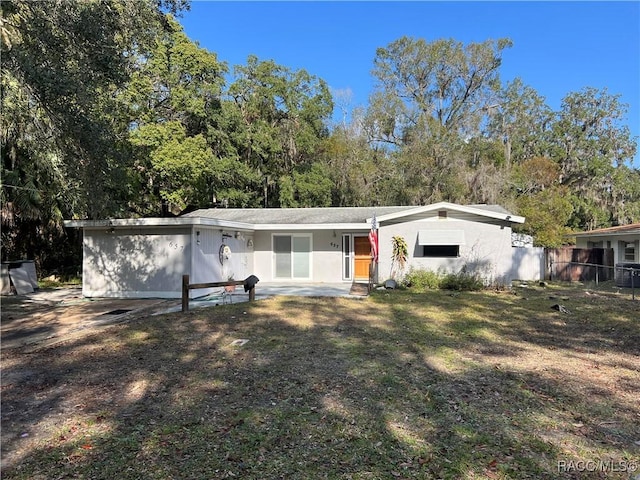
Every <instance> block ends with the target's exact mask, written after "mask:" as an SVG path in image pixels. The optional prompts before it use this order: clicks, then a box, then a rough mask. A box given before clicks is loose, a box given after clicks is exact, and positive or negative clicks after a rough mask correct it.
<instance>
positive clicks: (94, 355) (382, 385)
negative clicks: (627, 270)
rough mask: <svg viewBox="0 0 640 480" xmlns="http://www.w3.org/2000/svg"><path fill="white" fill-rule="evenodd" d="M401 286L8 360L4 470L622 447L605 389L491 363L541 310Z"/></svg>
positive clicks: (433, 457) (519, 460)
mask: <svg viewBox="0 0 640 480" xmlns="http://www.w3.org/2000/svg"><path fill="white" fill-rule="evenodd" d="M397 293H398V294H396V292H394V293H393V294H382V295H376V296H374V297H373V298H371V299H369V300H367V301H362V300H342V299H341V300H338V299H326V298H324V299H315V298H304V299H303V298H295V299H294V298H281V299H272V300H265V301H261V302H256V303H254V304H251V305H248V304H240V305H229V306H223V307H218V308H215V309H205V310H201V311H196V312H190V313H189V314H185V315H180V314H173V315H163V316H158V317H150V318H147V319H144V320H139V321H134V322H131V323H129V324H126V325H120V326H117V327H114V328H112V329H110V330H109V331H108V332H107V333H105V334H102V335H101V336H92V337H85V338H84V339H82V340H77V341H74V342H69V343H67V344H64V345H60V346H58V347H55V348H51V349H48V350H46V351H43V352H40V353H39V354H36V355H30V356H19V355H18V356H17V357H12V358H11V359H10V360H12V362H10V367H9V369H8V372H3V375H5V374H7V373H8V374H10V375H13V376H14V377H15V378H16V379H19V381H16V382H15V383H13V384H9V385H8V386H7V387H6V388H5V390H4V392H3V398H2V402H3V408H2V416H3V417H2V424H3V425H2V427H3V428H2V435H3V457H4V458H3V460H4V461H5V464H4V468H3V477H4V478H6V479H19V478H25V479H26V478H72V477H80V478H99V479H102V478H104V479H111V478H119V479H139V478H150V479H152V478H158V479H169V478H181V479H182V478H185V479H186V478H194V479H200V478H248V479H276V478H287V479H307V478H345V479H346V478H352V479H371V478H375V479H383V478H385V479H386V478H425V479H429V478H434V479H435V478H451V479H459V478H514V479H515V478H518V479H519V478H538V479H540V478H549V479H551V478H559V477H562V475H560V474H559V472H558V467H557V466H558V461H561V460H567V459H568V458H569V456H570V455H573V457H571V458H576V457H577V458H582V457H583V456H584V455H596V454H597V455H608V456H610V457H611V458H615V459H616V460H618V461H619V460H621V459H623V458H626V457H625V455H628V454H629V452H630V450H629V449H630V448H632V447H631V446H629V442H628V440H629V438H628V437H629V430H633V425H629V426H627V427H625V428H622V427H620V428H618V426H619V424H618V423H613V424H607V425H605V426H604V427H603V425H602V419H603V418H607V419H613V420H616V421H618V420H628V419H630V418H631V419H632V418H636V421H637V415H638V408H637V405H636V406H633V405H625V406H624V409H623V411H622V412H612V411H610V409H612V408H613V407H612V405H613V403H614V402H615V401H616V399H615V398H609V397H608V393H607V392H597V391H594V392H593V393H594V396H595V397H594V399H592V400H587V399H584V398H583V397H582V396H581V395H580V393H579V392H576V391H575V390H573V389H572V388H571V387H570V385H569V382H567V381H566V379H564V378H562V377H554V376H553V375H549V374H547V372H544V371H540V372H539V371H536V370H535V369H531V368H521V369H518V368H504V367H503V368H500V365H499V364H497V363H496V362H495V359H496V358H501V359H516V358H517V357H518V356H519V355H523V354H525V353H526V352H527V349H528V348H529V346H530V345H539V346H543V347H549V346H551V345H555V346H556V348H557V347H558V344H559V341H558V336H555V333H556V332H555V331H554V330H553V329H551V330H548V329H538V327H539V325H538V323H537V322H544V321H545V319H546V318H547V314H546V313H544V314H538V313H535V312H536V311H537V310H536V309H532V308H529V309H527V307H526V306H524V307H520V306H519V305H518V304H517V302H522V300H520V299H514V298H510V297H508V296H506V295H504V296H500V295H497V296H491V295H482V294H477V295H472V294H469V295H464V294H462V295H459V296H457V297H449V296H447V295H446V294H437V295H410V294H404V293H400V292H397ZM425 306H427V307H425ZM520 308H522V309H521V310H520ZM527 312H528V313H527ZM532 315H533V316H535V317H536V319H534V318H533V317H532ZM508 317H510V318H508ZM529 317H531V318H529ZM550 318H552V317H550ZM625 321H626V320H624V319H622V318H618V317H617V316H616V315H613V317H612V318H611V319H610V322H614V323H615V324H616V325H617V326H618V328H623V325H624V322H625ZM609 325H610V323H606V326H605V327H608V326H609ZM554 328H555V327H554ZM558 328H560V327H558ZM603 328H604V327H603V326H601V328H600V329H598V328H596V327H594V328H593V329H592V330H589V329H588V328H587V329H583V330H580V329H576V332H579V331H582V332H583V333H582V336H580V337H579V338H574V339H572V340H571V341H570V342H568V347H567V346H564V347H563V348H569V349H570V351H571V352H572V353H573V354H575V355H579V354H580V351H581V350H580V349H581V348H583V346H584V342H585V341H590V339H591V338H592V337H593V336H594V335H596V334H597V333H598V332H600V335H601V337H602V335H603V332H604V331H606V330H603ZM554 338H555V339H556V340H555V344H554V343H553V342H554V340H553V339H554ZM238 340H248V342H247V343H244V344H243V342H242V341H240V342H236V343H235V344H234V341H238ZM563 345H565V342H564V341H563ZM598 345H599V346H597V347H590V348H600V346H601V345H603V344H598ZM607 345H608V344H607ZM614 348H616V352H617V353H618V354H620V355H621V356H622V357H624V358H623V359H626V361H629V362H630V363H633V362H634V359H633V358H632V359H629V358H628V357H627V356H625V355H627V354H628V353H630V349H631V348H632V347H629V346H627V345H626V344H623V345H617V346H616V347H614ZM485 357H486V358H488V357H490V358H491V361H485ZM637 379H638V378H637V376H636V377H630V378H629V384H628V385H627V386H628V388H634V387H636V388H637V387H638V385H637V383H635V384H634V382H637ZM599 397H603V398H599ZM634 415H635V417H633V416H634ZM614 427H615V428H614ZM616 429H617V430H616ZM24 434H28V435H29V436H26V437H25V436H24ZM567 442H568V443H567ZM563 445H564V447H563ZM636 453H637V451H636ZM588 459H590V460H595V459H594V458H588ZM572 475H574V476H575V478H578V477H579V478H600V477H599V476H598V472H595V473H592V475H593V476H592V477H589V476H588V475H589V473H587V474H586V475H585V474H584V472H583V473H580V474H578V473H577V472H573V473H567V474H566V475H564V478H574V477H573V476H572ZM608 478H628V476H627V477H622V476H621V477H615V476H610V477H608Z"/></svg>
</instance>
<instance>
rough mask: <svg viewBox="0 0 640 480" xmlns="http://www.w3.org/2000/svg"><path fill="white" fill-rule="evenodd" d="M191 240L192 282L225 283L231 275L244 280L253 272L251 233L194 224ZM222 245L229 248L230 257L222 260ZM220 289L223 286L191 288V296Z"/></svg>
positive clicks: (235, 278) (190, 280)
mask: <svg viewBox="0 0 640 480" xmlns="http://www.w3.org/2000/svg"><path fill="white" fill-rule="evenodd" d="M198 232H199V233H198ZM192 240H193V265H192V268H191V272H192V273H191V275H190V278H189V282H190V283H207V282H224V281H227V280H229V279H230V278H231V277H232V278H233V279H234V280H244V279H245V278H247V277H248V276H249V275H251V274H253V246H252V244H253V235H252V234H250V233H245V232H237V231H231V230H221V229H219V228H211V227H202V226H195V227H194V228H193V233H192ZM223 244H224V245H227V246H228V247H229V249H230V250H231V256H230V258H228V259H227V258H224V259H223V261H222V262H221V261H220V247H221V246H222V245H223ZM238 288H242V287H238ZM220 290H221V288H209V289H197V290H191V291H190V296H191V297H192V298H193V297H199V296H202V295H207V294H209V293H213V292H215V291H220Z"/></svg>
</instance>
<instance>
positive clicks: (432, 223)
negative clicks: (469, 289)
mask: <svg viewBox="0 0 640 480" xmlns="http://www.w3.org/2000/svg"><path fill="white" fill-rule="evenodd" d="M374 216H375V218H376V220H377V223H378V226H379V230H378V239H379V265H378V278H377V279H376V280H379V281H384V280H385V279H387V278H389V276H390V275H391V269H392V258H391V257H392V238H393V237H394V236H401V237H402V238H404V240H405V241H406V243H407V244H408V246H409V252H408V253H409V255H408V259H407V266H406V268H409V267H414V268H424V269H431V270H439V269H442V270H446V271H450V272H457V271H459V270H460V269H461V268H462V267H464V266H466V268H467V269H468V270H469V271H476V272H479V273H481V274H482V275H483V276H484V277H485V278H486V279H487V280H489V281H492V282H498V283H505V284H508V283H510V281H511V280H512V279H513V278H517V268H516V267H517V266H514V265H513V258H514V253H513V248H512V243H511V226H512V225H513V224H514V223H523V222H524V218H523V217H519V216H516V215H513V214H511V213H509V212H507V211H506V210H504V209H503V208H502V207H500V206H496V205H457V204H453V203H447V202H441V203H436V204H432V205H428V206H420V207H406V206H404V207H400V206H395V207H329V208H281V209H217V208H211V209H202V210H197V211H194V212H191V213H188V214H186V215H183V216H181V217H175V218H141V219H111V220H99V221H96V220H69V221H66V222H65V225H66V226H67V227H75V228H82V229H83V238H84V240H83V295H84V296H86V297H138V298H141V297H160V298H179V297H180V294H181V277H182V275H183V274H189V275H190V281H191V283H206V282H216V281H225V280H228V279H229V278H234V279H235V280H242V279H244V278H246V277H248V276H249V275H252V274H253V275H256V276H257V277H258V278H259V279H260V281H261V282H279V283H285V284H287V283H288V284H292V283H336V282H354V281H363V282H366V281H367V280H368V277H369V265H370V263H371V254H370V244H369V240H368V234H369V232H370V230H371V224H372V219H373V218H374ZM210 291H211V290H209V291H207V290H204V289H203V290H192V291H191V294H192V295H193V296H200V295H204V294H207V293H210Z"/></svg>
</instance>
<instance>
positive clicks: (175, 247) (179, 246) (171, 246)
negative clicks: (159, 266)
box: [169, 242, 184, 250]
mask: <svg viewBox="0 0 640 480" xmlns="http://www.w3.org/2000/svg"><path fill="white" fill-rule="evenodd" d="M169 248H173V249H174V250H177V249H180V250H184V245H178V244H177V243H176V242H169Z"/></svg>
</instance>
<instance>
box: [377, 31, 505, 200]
mask: <svg viewBox="0 0 640 480" xmlns="http://www.w3.org/2000/svg"><path fill="white" fill-rule="evenodd" d="M510 45H511V42H510V41H509V40H507V39H500V40H497V41H493V40H488V41H486V42H483V43H470V44H468V45H463V44H462V43H460V42H456V41H454V40H436V41H434V42H432V43H427V42H426V41H424V40H422V39H417V40H416V39H411V38H408V37H402V38H400V39H399V40H396V41H394V42H392V43H391V44H390V45H389V46H388V47H386V48H379V49H378V50H377V52H376V58H375V60H374V69H373V75H374V76H375V78H376V79H377V81H378V84H377V86H376V90H375V92H374V94H373V95H372V97H371V103H370V108H369V110H368V112H367V117H366V122H365V123H366V128H367V130H368V131H369V132H370V134H371V140H372V141H373V142H374V143H383V144H386V145H389V146H390V148H391V150H392V151H393V152H394V157H395V162H396V165H397V169H398V172H399V175H398V176H399V177H401V178H402V179H403V184H402V185H401V187H400V188H399V191H398V193H399V194H400V201H401V202H402V203H405V202H406V203H426V202H432V201H439V200H449V201H456V200H460V199H462V198H464V197H465V196H466V193H467V192H466V191H465V186H464V181H463V180H462V179H463V178H464V177H465V176H466V173H465V171H466V168H467V165H468V164H470V163H472V162H470V161H469V159H468V158H467V157H466V155H465V154H466V153H467V152H468V150H469V149H468V142H469V140H470V139H473V138H476V137H479V136H480V133H481V125H482V122H483V119H484V118H485V117H486V115H487V112H486V111H487V107H488V106H489V105H491V104H493V103H494V102H495V97H496V93H497V92H498V90H499V87H500V83H499V76H498V69H499V67H500V64H501V52H502V50H504V49H505V48H507V47H509V46H510Z"/></svg>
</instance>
